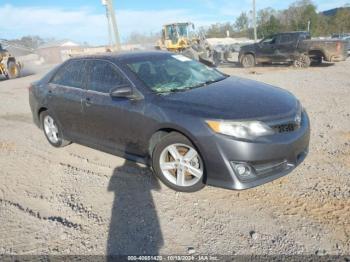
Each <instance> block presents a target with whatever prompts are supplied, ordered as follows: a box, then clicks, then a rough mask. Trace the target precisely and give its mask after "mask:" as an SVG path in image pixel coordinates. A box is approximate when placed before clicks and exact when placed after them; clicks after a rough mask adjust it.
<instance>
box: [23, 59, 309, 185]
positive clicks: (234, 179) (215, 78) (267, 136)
mask: <svg viewBox="0 0 350 262" xmlns="http://www.w3.org/2000/svg"><path fill="white" fill-rule="evenodd" d="M29 101H30V106H31V110H32V113H33V119H34V122H35V123H36V125H37V126H38V127H40V128H42V129H43V131H44V134H45V136H46V138H47V140H48V142H49V143H50V144H51V145H53V146H55V147H62V146H65V145H68V144H69V143H71V142H75V143H79V144H83V145H86V146H89V147H92V148H95V149H99V150H102V151H105V152H109V153H112V154H115V155H118V156H121V157H124V158H126V159H129V160H133V161H136V162H140V163H144V164H146V165H149V166H150V167H151V168H152V169H153V171H154V173H155V174H156V175H157V176H158V178H159V179H160V180H161V181H162V182H163V183H164V184H166V185H167V186H169V187H170V188H172V189H174V190H178V191H184V192H192V191H196V190H199V189H201V188H202V187H204V186H205V185H206V184H207V185H212V186H218V187H223V188H228V189H237V190H241V189H247V188H251V187H254V186H258V185H261V184H263V183H266V182H269V181H272V180H274V179H276V178H279V177H281V176H284V175H286V174H288V173H290V172H291V171H292V170H293V169H294V168H296V167H297V166H298V165H299V164H300V163H301V162H302V161H303V160H304V158H305V157H306V155H307V152H308V146H309V137H310V125H309V118H308V116H307V113H306V111H305V110H304V108H303V107H302V105H301V104H300V102H299V101H298V100H297V99H296V98H295V97H294V96H293V95H292V94H291V93H289V92H287V91H285V90H283V89H280V88H277V87H273V86H270V85H267V84H263V83H259V82H255V81H251V80H246V79H242V78H238V77H229V76H227V75H225V74H223V73H221V72H219V71H218V70H216V69H213V68H209V67H207V66H205V65H203V64H201V63H199V62H196V61H193V60H190V59H188V58H186V57H184V56H182V55H179V54H173V53H168V52H135V53H119V54H106V55H99V56H86V57H79V58H72V59H70V60H68V61H66V62H65V63H63V64H62V65H60V66H58V67H57V68H55V69H54V70H52V71H51V72H50V73H48V74H47V75H46V76H44V77H43V78H42V79H41V80H40V81H38V82H35V83H33V84H32V85H31V87H30V88H29Z"/></svg>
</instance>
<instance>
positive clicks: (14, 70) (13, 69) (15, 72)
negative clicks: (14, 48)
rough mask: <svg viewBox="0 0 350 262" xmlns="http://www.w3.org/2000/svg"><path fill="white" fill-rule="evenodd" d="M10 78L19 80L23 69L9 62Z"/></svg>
mask: <svg viewBox="0 0 350 262" xmlns="http://www.w3.org/2000/svg"><path fill="white" fill-rule="evenodd" d="M7 72H8V78H10V79H13V78H18V77H19V76H20V72H21V69H20V68H19V66H18V65H17V64H16V63H15V62H9V63H8V65H7Z"/></svg>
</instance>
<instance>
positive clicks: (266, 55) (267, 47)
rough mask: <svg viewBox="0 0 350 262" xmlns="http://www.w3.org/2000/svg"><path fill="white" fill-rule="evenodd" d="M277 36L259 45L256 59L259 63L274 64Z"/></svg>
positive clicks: (266, 39)
mask: <svg viewBox="0 0 350 262" xmlns="http://www.w3.org/2000/svg"><path fill="white" fill-rule="evenodd" d="M276 40H277V37H276V36H272V37H268V38H265V39H264V40H262V41H261V42H260V43H259V48H258V51H257V52H256V57H257V59H258V62H260V63H262V62H274V61H275V52H276Z"/></svg>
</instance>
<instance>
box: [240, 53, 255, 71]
mask: <svg viewBox="0 0 350 262" xmlns="http://www.w3.org/2000/svg"><path fill="white" fill-rule="evenodd" d="M241 64H242V66H243V67H244V68H250V67H254V66H255V57H254V56H253V55H252V54H247V55H243V57H242V59H241Z"/></svg>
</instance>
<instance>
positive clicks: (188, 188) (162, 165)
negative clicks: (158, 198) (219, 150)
mask: <svg viewBox="0 0 350 262" xmlns="http://www.w3.org/2000/svg"><path fill="white" fill-rule="evenodd" d="M152 163H153V165H152V166H153V170H154V172H155V174H156V175H157V177H158V178H159V179H160V180H161V181H162V182H163V183H164V184H165V185H167V186H168V187H170V188H171V189H173V190H176V191H181V192H194V191H198V190H200V189H202V188H203V187H204V186H205V184H204V183H203V179H204V174H205V168H204V163H203V160H202V157H201V156H200V154H199V152H198V151H197V149H196V148H195V147H194V145H193V144H192V143H191V141H190V140H188V139H187V138H186V137H184V136H183V135H181V134H178V133H170V134H169V135H167V136H165V137H164V138H163V139H162V140H161V141H160V142H159V143H158V144H157V145H156V147H155V149H154V151H153V154H152Z"/></svg>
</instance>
